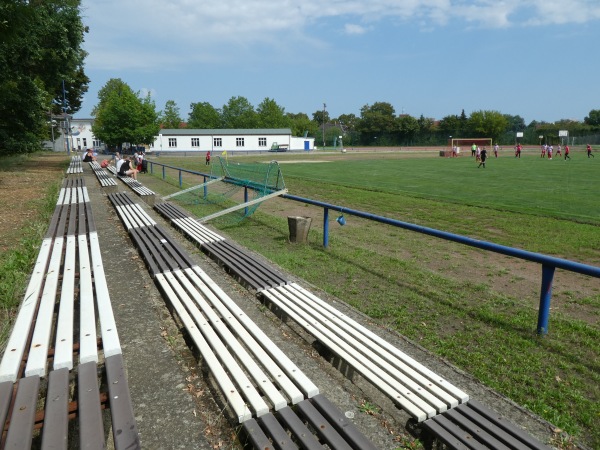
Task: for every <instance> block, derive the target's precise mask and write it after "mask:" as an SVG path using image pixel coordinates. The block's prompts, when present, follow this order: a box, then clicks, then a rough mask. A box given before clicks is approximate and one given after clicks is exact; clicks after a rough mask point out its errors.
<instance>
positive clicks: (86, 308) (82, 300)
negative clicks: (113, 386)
mask: <svg viewBox="0 0 600 450" xmlns="http://www.w3.org/2000/svg"><path fill="white" fill-rule="evenodd" d="M78 241H79V242H78V244H79V245H78V250H79V364H85V363H88V362H94V363H97V362H98V338H97V333H96V310H95V307H94V286H93V284H92V267H91V262H90V256H89V249H88V241H87V237H86V236H85V235H80V236H79V237H78Z"/></svg>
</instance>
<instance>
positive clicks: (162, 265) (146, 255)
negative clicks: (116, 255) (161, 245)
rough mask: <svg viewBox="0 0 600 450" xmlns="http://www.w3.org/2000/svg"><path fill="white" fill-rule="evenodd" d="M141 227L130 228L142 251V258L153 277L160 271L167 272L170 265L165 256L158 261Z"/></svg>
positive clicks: (131, 234)
mask: <svg viewBox="0 0 600 450" xmlns="http://www.w3.org/2000/svg"><path fill="white" fill-rule="evenodd" d="M141 230H143V229H141V228H132V229H130V230H129V234H130V236H131V239H132V240H133V242H134V244H135V246H136V247H137V248H138V250H139V251H140V252H141V253H142V258H143V259H144V261H145V262H146V265H147V266H148V270H149V271H150V274H151V275H152V277H155V276H156V275H157V274H159V273H164V272H167V271H168V270H169V268H170V266H169V265H168V264H167V263H166V262H165V261H164V258H162V257H160V255H159V259H158V261H157V260H156V259H155V258H154V254H153V252H152V251H151V248H149V245H151V244H150V242H149V240H148V238H147V236H146V235H145V233H144V232H143V231H141Z"/></svg>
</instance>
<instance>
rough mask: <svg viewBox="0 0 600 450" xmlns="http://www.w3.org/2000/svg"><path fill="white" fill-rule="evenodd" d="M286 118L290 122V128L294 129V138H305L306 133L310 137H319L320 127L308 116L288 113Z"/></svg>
mask: <svg viewBox="0 0 600 450" xmlns="http://www.w3.org/2000/svg"><path fill="white" fill-rule="evenodd" d="M286 117H287V118H288V120H289V121H290V127H291V129H292V135H293V136H304V134H305V133H306V135H308V136H311V137H317V133H318V131H319V126H318V125H317V123H316V122H315V121H314V120H310V119H309V118H308V115H307V114H305V113H298V114H292V113H287V114H286Z"/></svg>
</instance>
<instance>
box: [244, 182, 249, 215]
mask: <svg viewBox="0 0 600 450" xmlns="http://www.w3.org/2000/svg"><path fill="white" fill-rule="evenodd" d="M244 203H248V186H244ZM247 215H248V207H247V206H246V207H245V208H244V216H247Z"/></svg>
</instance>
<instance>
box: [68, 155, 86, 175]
mask: <svg viewBox="0 0 600 450" xmlns="http://www.w3.org/2000/svg"><path fill="white" fill-rule="evenodd" d="M78 173H83V165H82V161H81V156H79V155H76V156H73V157H71V162H70V163H69V167H68V168H67V174H69V175H71V174H78Z"/></svg>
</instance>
